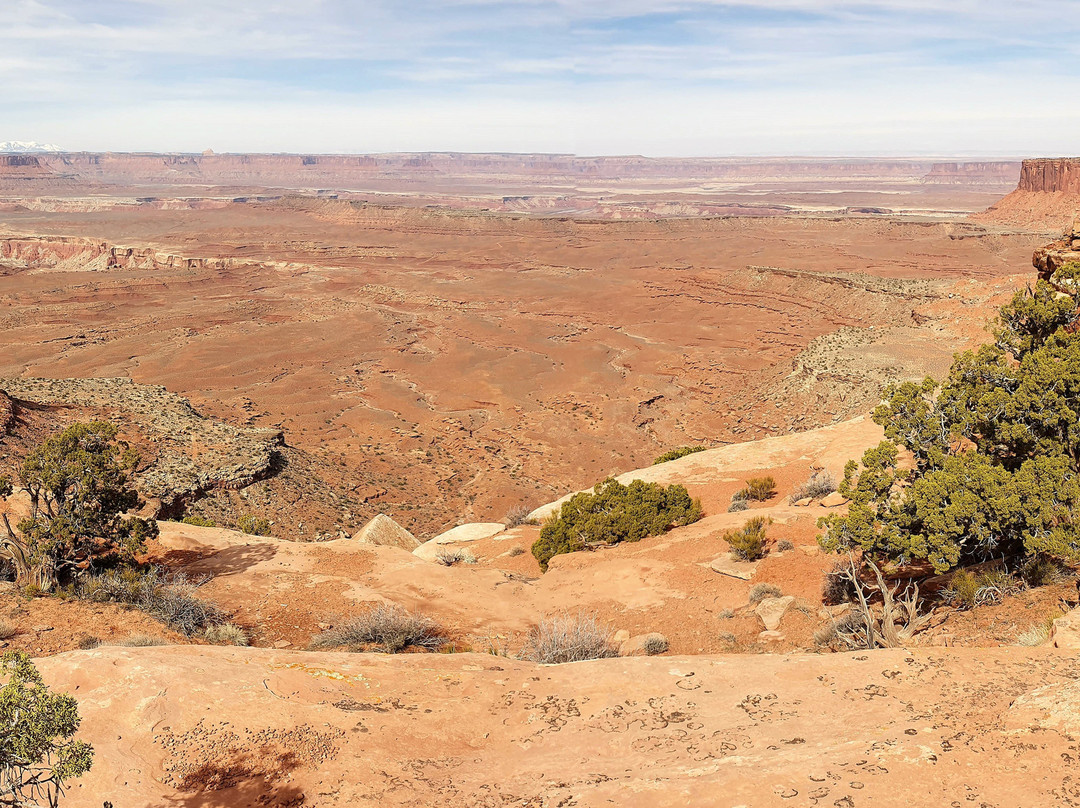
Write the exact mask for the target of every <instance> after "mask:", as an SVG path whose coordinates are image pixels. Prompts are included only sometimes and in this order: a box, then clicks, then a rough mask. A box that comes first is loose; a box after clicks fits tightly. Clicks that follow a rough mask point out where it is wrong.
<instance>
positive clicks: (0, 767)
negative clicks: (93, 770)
mask: <svg viewBox="0 0 1080 808" xmlns="http://www.w3.org/2000/svg"><path fill="white" fill-rule="evenodd" d="M0 682H3V687H0V727H2V730H0V773H2V777H0V789H2V791H0V803H2V804H3V805H12V806H34V805H50V806H54V808H55V806H56V805H57V804H58V802H59V800H60V797H61V796H62V795H63V793H64V782H65V781H66V780H71V779H74V778H76V777H80V776H81V775H83V774H85V773H86V772H88V771H89V770H90V766H91V765H92V764H93V761H94V750H93V748H91V746H90V745H89V744H87V743H85V742H83V741H76V740H73V738H74V735H75V733H76V732H78V730H79V724H80V723H81V721H80V718H79V705H78V703H77V702H76V701H75V698H74V697H73V696H69V695H67V694H60V693H53V692H52V691H51V690H49V688H48V687H47V686H46V685H45V682H44V680H43V679H42V678H41V674H40V673H39V672H38V669H37V668H36V667H35V666H34V663H33V662H31V661H30V657H29V656H27V655H26V654H24V653H22V652H20V651H6V652H4V655H3V656H2V657H0Z"/></svg>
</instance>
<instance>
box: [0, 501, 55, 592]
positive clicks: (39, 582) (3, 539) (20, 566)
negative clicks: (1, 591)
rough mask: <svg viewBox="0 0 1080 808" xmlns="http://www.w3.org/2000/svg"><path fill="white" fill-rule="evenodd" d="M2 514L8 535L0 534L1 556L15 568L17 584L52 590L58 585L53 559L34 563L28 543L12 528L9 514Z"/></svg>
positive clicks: (45, 590) (46, 590)
mask: <svg viewBox="0 0 1080 808" xmlns="http://www.w3.org/2000/svg"><path fill="white" fill-rule="evenodd" d="M2 516H3V520H4V527H5V529H6V532H7V535H6V536H4V535H2V534H0V558H6V559H7V560H8V561H10V562H11V565H12V566H13V567H14V568H15V584H16V585H17V586H20V587H26V586H35V587H37V588H38V589H40V590H41V591H42V592H51V591H52V589H53V587H55V586H56V568H55V565H54V564H53V561H52V559H50V558H45V559H42V560H41V561H39V562H38V563H36V564H34V563H32V562H31V561H30V553H29V552H28V551H27V549H26V544H25V543H24V542H22V541H21V540H20V539H19V537H18V535H17V534H16V533H15V531H14V530H13V529H12V527H11V522H10V521H9V520H8V516H7V514H6V513H5V514H2Z"/></svg>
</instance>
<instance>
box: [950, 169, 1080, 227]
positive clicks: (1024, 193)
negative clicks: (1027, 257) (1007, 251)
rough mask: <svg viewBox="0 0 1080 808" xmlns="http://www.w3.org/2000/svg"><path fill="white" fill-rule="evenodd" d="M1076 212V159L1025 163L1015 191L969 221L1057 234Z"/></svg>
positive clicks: (1079, 187) (1079, 174) (1079, 176)
mask: <svg viewBox="0 0 1080 808" xmlns="http://www.w3.org/2000/svg"><path fill="white" fill-rule="evenodd" d="M1078 210H1080V157H1062V158H1055V159H1038V160H1025V161H1024V162H1023V165H1022V166H1021V168H1020V182H1019V184H1018V185H1017V186H1016V190H1015V191H1013V192H1012V193H1011V194H1009V195H1008V196H1006V197H1005V198H1004V199H1002V200H1001V201H999V202H997V203H996V204H994V205H993V206H991V207H990V208H989V209H987V210H985V211H983V212H982V213H976V214H974V215H973V216H972V217H971V218H972V219H975V220H976V221H982V222H989V223H991V224H1001V225H1011V226H1014V227H1025V228H1030V229H1032V230H1039V231H1044V232H1047V233H1061V232H1062V231H1063V230H1066V229H1067V228H1069V227H1070V225H1071V224H1072V222H1073V220H1074V219H1075V218H1076V214H1077V211H1078Z"/></svg>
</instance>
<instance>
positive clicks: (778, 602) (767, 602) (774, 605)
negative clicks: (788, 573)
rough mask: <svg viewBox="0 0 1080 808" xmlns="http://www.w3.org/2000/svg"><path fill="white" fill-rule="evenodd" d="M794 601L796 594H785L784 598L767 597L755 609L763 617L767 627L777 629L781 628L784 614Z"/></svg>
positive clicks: (762, 619) (762, 620)
mask: <svg viewBox="0 0 1080 808" xmlns="http://www.w3.org/2000/svg"><path fill="white" fill-rule="evenodd" d="M794 602H795V596H794V595H784V596H783V597H782V598H765V599H764V600H762V601H761V602H760V603H758V605H757V608H756V609H754V611H755V612H757V616H758V617H760V618H761V622H762V623H764V624H765V628H766V629H768V630H769V631H776V630H777V629H778V628H780V621H781V620H782V619H783V618H784V614H785V613H786V612H787V610H788V609H789V608H791V604H792V603H794Z"/></svg>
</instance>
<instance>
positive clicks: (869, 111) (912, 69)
mask: <svg viewBox="0 0 1080 808" xmlns="http://www.w3.org/2000/svg"><path fill="white" fill-rule="evenodd" d="M1078 5H1080V3H1078V2H1077V0H944V1H943V2H937V1H934V2H932V1H931V0H860V1H859V2H855V1H854V0H744V1H743V2H720V0H651V1H648V0H302V2H301V1H299V0H296V1H294V0H0V141H3V140H36V141H39V142H46V143H55V144H57V145H59V146H61V147H63V148H65V149H68V150H92V151H106V150H112V151H186V152H193V151H194V152H198V151H202V150H204V149H207V148H212V149H214V150H215V151H218V152H230V151H231V152H244V151H249V152H322V153H364V152H387V151H472V152H483V151H503V152H534V151H536V152H560V153H575V154H590V155H594V154H644V155H648V156H733V155H810V156H813V155H819V156H840V155H850V156H862V155H865V156H870V155H875V156H876V155H880V156H889V155H895V156H926V155H935V156H948V155H951V156H975V157H977V156H1060V155H1074V154H1077V153H1080V103H1077V101H1076V98H1077V91H1078V90H1080V14H1077V13H1076V11H1077V6H1078Z"/></svg>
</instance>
